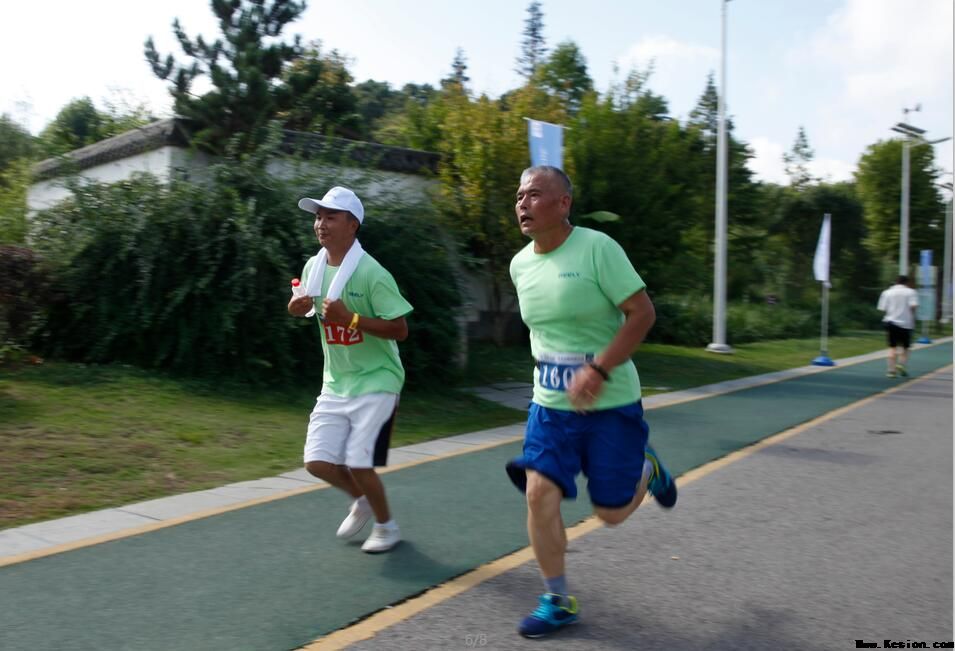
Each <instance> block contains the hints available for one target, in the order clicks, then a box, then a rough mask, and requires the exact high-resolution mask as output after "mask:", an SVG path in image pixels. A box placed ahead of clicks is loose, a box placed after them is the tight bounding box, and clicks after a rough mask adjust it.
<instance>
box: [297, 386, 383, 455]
mask: <svg viewBox="0 0 955 651" xmlns="http://www.w3.org/2000/svg"><path fill="white" fill-rule="evenodd" d="M397 411H398V394H397V393H367V394H365V395H362V396H355V397H353V398H343V397H341V396H336V395H333V394H331V393H323V394H322V395H320V396H318V400H316V401H315V409H313V410H312V415H311V416H310V417H309V420H308V435H307V436H306V437H305V463H308V462H309V461H327V462H328V463H334V464H335V465H345V466H348V467H349V468H373V467H375V466H383V465H385V463H386V462H387V461H388V446H389V445H390V444H391V429H392V427H393V426H394V422H395V413H396V412H397Z"/></svg>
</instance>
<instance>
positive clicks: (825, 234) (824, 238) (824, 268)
mask: <svg viewBox="0 0 955 651" xmlns="http://www.w3.org/2000/svg"><path fill="white" fill-rule="evenodd" d="M831 218H832V216H831V215H829V213H826V215H825V216H824V217H823V218H822V228H820V229H819V242H818V243H817V244H816V255H815V257H814V258H813V259H812V273H813V275H814V276H815V277H816V280H819V281H822V282H824V283H826V285H827V286H828V285H829V247H830V240H831V238H832V224H831V223H830V222H831Z"/></svg>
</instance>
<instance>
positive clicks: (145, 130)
mask: <svg viewBox="0 0 955 651" xmlns="http://www.w3.org/2000/svg"><path fill="white" fill-rule="evenodd" d="M189 132H190V130H189V126H188V122H186V121H185V120H182V119H180V118H168V119H165V120H159V121H158V122H153V123H152V124H147V125H145V126H142V127H139V128H137V129H133V130H132V131H127V132H125V133H121V134H119V135H118V136H113V137H112V138H107V139H106V140H101V141H100V142H96V143H93V144H92V145H87V146H86V147H82V148H80V149H77V150H74V151H71V152H69V153H68V154H65V155H64V156H61V157H58V158H48V159H46V160H44V161H41V162H39V163H37V164H36V165H34V167H33V174H34V179H35V180H38V181H39V180H43V179H49V178H53V177H56V176H59V175H61V174H63V173H65V171H66V170H67V169H69V170H71V171H79V170H84V169H87V168H90V167H94V166H96V165H104V164H106V163H111V162H113V161H117V160H121V159H123V158H128V157H130V156H135V155H136V154H141V153H143V152H147V151H151V150H153V149H158V148H160V147H165V146H173V147H184V148H185V147H188V146H189ZM282 148H283V149H284V150H285V151H286V152H288V153H290V154H295V155H300V156H303V157H305V158H313V157H318V156H323V157H325V156H327V157H333V158H335V160H337V161H340V162H341V161H342V160H343V159H345V160H351V161H353V162H354V163H357V164H359V165H363V166H374V167H376V168H378V169H382V170H388V171H392V172H405V173H410V174H421V173H428V172H435V171H436V170H437V167H438V160H439V158H440V155H439V154H435V153H432V152H427V151H419V150H417V149H405V148H403V147H390V146H388V145H379V144H377V143H372V142H363V141H359V140H346V139H344V138H330V137H327V136H321V135H318V134H314V133H305V132H301V131H286V132H285V138H284V140H283V143H282Z"/></svg>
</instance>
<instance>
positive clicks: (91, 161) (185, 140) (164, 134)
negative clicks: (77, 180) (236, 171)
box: [33, 118, 189, 181]
mask: <svg viewBox="0 0 955 651" xmlns="http://www.w3.org/2000/svg"><path fill="white" fill-rule="evenodd" d="M166 145H172V146H175V147H188V146H189V137H188V131H187V130H186V128H185V123H184V122H182V121H181V120H177V119H175V118H169V119H166V120H159V121H158V122H153V123H152V124H147V125H145V126H142V127H138V128H136V129H133V130H132V131H126V132H125V133H121V134H119V135H118V136H113V137H112V138H107V139H106V140H100V141H99V142H94V143H93V144H92V145H87V146H85V147H81V148H79V149H75V150H73V151H71V152H69V153H68V154H65V155H64V156H60V157H57V158H47V159H46V160H44V161H40V162H39V163H37V164H36V165H34V166H33V177H34V179H35V180H37V181H40V180H43V179H49V178H53V177H55V176H59V175H60V174H62V173H63V171H64V168H65V169H71V170H77V171H78V170H85V169H87V168H90V167H95V166H96V165H104V164H106V163H111V162H113V161H116V160H121V159H123V158H128V157H130V156H135V155H136V154H141V153H143V152H146V151H151V150H153V149H159V148H160V147H164V146H166Z"/></svg>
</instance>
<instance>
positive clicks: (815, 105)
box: [0, 0, 955, 183]
mask: <svg viewBox="0 0 955 651" xmlns="http://www.w3.org/2000/svg"><path fill="white" fill-rule="evenodd" d="M528 4H529V0H527V1H525V0H481V1H480V2H461V1H458V2H451V1H450V0H416V1H415V2H409V1H407V0H348V2H343V1H341V0H337V1H328V0H325V1H321V0H310V2H309V3H308V8H307V10H306V12H305V14H304V15H303V16H302V17H301V18H300V19H299V20H298V21H296V22H295V23H292V24H291V25H289V26H288V27H287V28H286V31H285V33H284V34H285V35H287V36H289V37H291V36H292V35H294V34H300V35H301V36H302V38H303V40H305V41H314V40H319V41H321V43H322V49H323V50H325V51H328V50H332V49H335V50H338V52H340V53H341V54H344V55H345V56H347V57H348V58H349V60H350V62H351V64H350V67H349V69H350V71H351V72H352V74H353V76H354V77H355V80H356V82H361V81H364V80H366V79H375V80H377V81H387V82H389V83H390V84H392V86H393V87H395V88H400V87H401V86H402V85H404V84H405V83H409V82H413V83H419V84H424V83H428V84H432V85H434V86H437V85H438V82H439V80H440V79H441V78H443V77H445V76H447V75H448V74H449V72H450V69H451V61H452V59H453V58H454V55H455V51H456V49H457V48H459V47H460V48H462V50H463V51H464V54H465V57H466V61H467V64H468V71H467V73H468V75H469V76H470V77H471V87H472V90H473V92H474V93H476V94H481V93H486V94H488V95H489V96H492V97H496V96H498V95H500V94H501V93H503V92H505V91H507V90H509V89H512V88H515V87H517V86H519V85H520V78H519V77H518V75H517V73H516V72H514V68H515V59H516V58H517V57H518V55H519V54H520V46H521V40H522V31H523V28H524V20H525V18H526V17H527V6H528ZM953 4H955V3H953V1H952V0H732V1H730V2H727V3H726V6H725V8H726V12H727V44H726V61H727V75H726V83H725V97H726V104H727V113H728V115H729V116H731V117H732V119H733V122H734V125H735V132H734V133H735V136H736V138H738V139H741V140H743V141H745V142H747V143H748V144H749V145H750V147H751V148H752V150H753V152H754V154H755V156H754V158H753V159H752V160H751V161H750V167H751V169H752V170H753V171H754V173H755V175H756V178H757V179H760V180H764V181H772V182H777V183H785V182H786V181H787V179H786V176H785V173H784V170H783V162H782V156H783V154H784V153H785V152H787V151H789V149H790V148H791V147H792V144H793V141H794V140H795V137H796V133H797V130H798V129H799V127H800V126H802V127H803V128H804V129H805V130H806V134H807V136H808V138H809V143H810V146H811V147H812V149H813V150H814V151H815V158H814V161H813V163H812V165H811V169H812V172H813V173H814V174H816V175H817V176H819V177H821V178H824V179H828V180H831V181H841V180H848V179H850V178H851V176H852V173H853V172H854V170H855V168H856V165H857V163H858V160H859V157H860V156H861V155H862V154H863V153H864V152H865V149H866V147H868V146H869V145H871V144H874V143H876V142H877V141H879V140H885V139H888V138H891V137H893V136H894V135H895V134H893V133H892V132H891V131H890V128H891V127H892V126H893V125H894V124H895V123H897V122H900V121H903V119H904V120H905V121H906V122H908V123H910V124H913V125H915V126H917V127H919V128H922V129H925V130H926V131H927V134H926V136H927V138H929V139H937V138H943V137H946V136H951V135H953V128H955V124H953V122H955V117H953ZM541 5H542V10H543V13H544V37H545V39H546V44H547V46H548V47H549V48H553V47H554V46H556V45H557V44H559V43H561V42H563V41H566V40H572V41H573V42H574V43H576V44H577V46H578V48H579V49H580V51H581V53H582V54H583V55H584V57H585V58H586V60H587V65H588V71H589V73H590V75H591V77H592V78H593V79H594V82H595V86H596V88H597V90H598V91H600V92H605V91H607V90H608V88H610V86H611V85H612V84H614V83H615V82H619V81H620V80H621V79H622V78H624V77H625V76H626V74H627V72H628V71H629V70H631V69H633V68H638V69H641V70H643V69H646V68H647V67H648V66H650V65H652V66H653V72H652V75H651V77H650V80H649V87H650V88H651V90H653V91H654V92H655V93H657V94H660V95H662V96H663V97H665V98H666V99H667V101H668V104H669V108H670V115H671V116H672V117H674V118H677V119H680V120H685V119H686V117H687V114H688V113H689V112H690V111H691V110H692V108H693V107H694V105H695V104H696V102H697V100H698V99H699V97H700V94H701V93H702V91H703V88H704V86H705V84H706V78H707V75H708V74H710V73H713V74H714V75H715V78H716V81H717V84H719V82H720V79H719V69H720V52H721V39H720V24H721V22H720V12H721V5H722V2H721V0H670V1H668V2H661V1H660V0H587V1H586V2H580V0H543V1H542V2H541ZM177 17H178V18H179V19H180V22H181V23H182V25H183V27H184V28H185V30H186V32H187V33H188V34H190V35H191V36H195V35H196V34H203V36H205V37H206V38H214V37H215V36H216V34H217V30H216V23H215V20H214V18H213V15H212V12H211V9H210V8H209V3H208V2H204V1H203V0H164V1H163V2H146V1H145V0H85V1H84V2H76V1H75V0H47V1H46V2H16V3H7V6H5V7H4V19H3V21H2V24H0V61H3V62H4V63H3V66H2V68H0V113H6V114H8V115H10V116H11V117H12V118H13V119H15V120H17V121H18V122H20V123H21V124H23V125H24V126H26V127H27V128H29V129H30V130H31V131H32V132H33V133H37V132H39V131H40V130H41V129H42V128H43V126H44V125H46V124H47V123H48V122H49V121H51V120H52V119H53V118H54V117H55V116H56V114H57V112H58V111H59V110H60V109H61V108H62V107H63V106H64V105H65V104H66V103H67V102H69V101H70V100H71V99H74V98H78V97H83V96H88V97H90V98H91V99H92V100H93V101H94V102H95V103H96V104H97V106H99V107H100V108H104V107H105V106H106V103H107V102H111V103H113V104H114V105H120V106H121V105H122V104H123V103H124V102H125V103H126V104H127V105H136V104H139V103H144V104H145V105H147V106H148V107H149V108H150V109H151V110H152V112H153V113H154V114H156V115H158V116H167V115H169V114H170V101H169V94H168V91H167V89H166V86H165V84H164V83H163V82H161V81H159V80H158V79H156V78H155V77H154V76H153V74H152V72H151V70H150V68H149V66H148V64H147V63H146V62H145V59H144V58H143V42H144V41H145V39H146V38H147V37H148V36H152V37H153V38H154V40H155V41H156V44H157V48H158V49H159V51H160V53H162V54H166V53H173V54H175V55H176V56H177V57H178V58H179V59H180V60H184V57H183V56H182V54H181V52H180V51H179V49H178V44H177V43H176V42H175V39H174V37H173V33H172V27H171V26H172V21H173V19H174V18H177ZM916 106H919V107H920V110H919V111H917V112H916V111H911V112H909V113H908V114H905V113H903V110H904V109H907V108H908V109H913V108H915V107H916ZM527 117H534V116H527ZM935 153H936V162H937V164H938V166H939V167H940V168H942V169H943V170H945V171H946V172H948V173H951V172H952V171H953V168H955V164H953V149H952V141H948V142H946V143H942V144H939V145H936V146H935ZM946 179H947V180H949V181H950V180H952V179H951V176H948V177H946Z"/></svg>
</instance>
